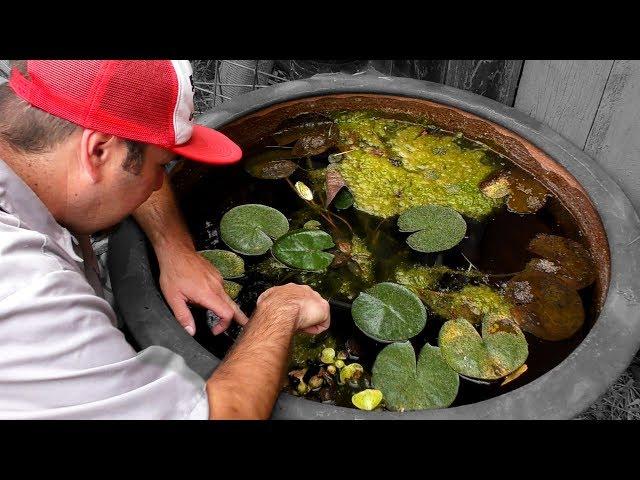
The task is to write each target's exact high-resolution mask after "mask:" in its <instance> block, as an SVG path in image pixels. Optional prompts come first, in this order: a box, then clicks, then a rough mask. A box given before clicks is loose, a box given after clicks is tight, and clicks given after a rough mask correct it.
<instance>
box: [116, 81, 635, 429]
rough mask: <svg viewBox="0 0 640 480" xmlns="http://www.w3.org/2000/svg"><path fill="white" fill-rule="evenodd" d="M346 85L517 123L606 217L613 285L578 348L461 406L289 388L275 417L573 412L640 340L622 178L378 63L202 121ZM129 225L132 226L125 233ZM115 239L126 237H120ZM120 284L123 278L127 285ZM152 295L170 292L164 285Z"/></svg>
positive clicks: (184, 339) (295, 84)
mask: <svg viewBox="0 0 640 480" xmlns="http://www.w3.org/2000/svg"><path fill="white" fill-rule="evenodd" d="M340 94H381V95H396V96H401V97H409V98H417V99H423V100H429V101H432V102H435V103H439V104H443V105H448V106H452V107H455V108H458V109H460V110H463V111H465V112H468V113H471V114H473V115H476V116H478V117H480V118H482V119H486V120H489V121H491V122H493V123H495V124H497V125H499V126H501V127H503V128H505V129H507V130H510V131H511V132H513V133H515V134H517V135H519V136H520V137H522V138H524V139H525V140H527V141H529V142H530V143H531V144H533V145H534V146H535V147H537V148H539V149H540V150H541V151H542V152H544V153H545V154H547V155H548V156H549V157H551V158H552V159H553V160H554V161H555V162H557V163H558V164H560V165H562V166H563V167H565V168H566V169H567V170H568V171H569V173H571V175H572V176H573V177H574V178H575V179H576V180H577V181H578V182H579V183H580V184H581V185H582V187H583V188H584V189H585V190H586V192H587V193H588V195H589V197H590V198H591V201H592V203H593V205H594V207H595V209H596V211H597V213H598V214H599V216H600V219H601V220H602V224H603V226H604V229H605V231H606V234H607V239H608V243H609V247H610V248H609V250H610V257H611V276H610V282H609V287H608V291H607V295H606V299H605V302H604V304H603V306H602V309H601V311H600V314H599V315H598V318H597V320H596V321H595V323H594V325H593V327H592V328H591V330H590V331H589V333H588V334H587V336H586V337H585V338H584V340H583V341H582V342H581V343H580V344H579V345H578V346H577V347H576V348H575V350H573V352H571V353H570V354H569V355H568V356H567V357H566V358H565V359H564V360H563V361H562V362H561V363H559V364H558V365H556V366H555V367H554V368H553V369H551V370H549V371H548V372H546V373H545V374H544V375H542V376H540V377H539V378H537V379H536V380H533V381H532V382H530V383H527V384H525V385H523V386H521V387H519V388H517V389H515V390H512V391H510V392H508V393H504V394H502V395H499V396H496V397H493V398H491V399H488V400H484V401H481V402H477V403H473V404H467V405H462V406H458V407H452V408H446V409H438V410H419V411H410V412H402V413H399V412H386V411H385V412H364V411H359V410H356V409H351V408H346V407H338V406H334V405H327V404H322V403H318V402H313V401H310V400H306V399H304V398H300V397H295V396H293V395H290V394H286V393H283V394H281V395H280V396H279V398H278V401H277V403H276V406H275V407H274V410H273V415H272V418H289V419H309V418H316V419H368V420H374V419H406V420H408V419H469V418H475V419H568V418H572V417H574V416H575V415H577V414H579V413H580V412H582V411H583V410H584V409H586V408H587V407H588V406H589V405H590V404H591V403H592V402H593V401H595V400H596V399H597V398H598V397H599V396H600V395H602V394H603V393H604V392H605V391H606V389H607V388H608V387H609V386H610V385H611V384H612V383H613V382H614V381H615V380H616V379H617V378H618V377H619V375H620V374H621V373H622V372H623V371H624V370H625V368H626V367H627V366H628V364H629V363H630V361H631V359H632V358H633V356H634V355H635V353H636V351H637V350H638V348H640V279H635V278H634V273H635V272H636V271H640V250H639V249H638V247H640V242H635V240H637V239H638V238H640V220H639V219H638V215H637V214H636V212H635V210H634V208H633V207H632V205H631V202H630V201H629V199H628V198H627V197H626V195H625V194H624V193H623V192H622V190H621V189H620V187H619V186H618V185H617V184H616V183H615V182H614V181H613V180H612V179H611V178H610V177H609V176H608V174H606V173H605V171H604V170H603V169H602V167H600V166H599V165H598V164H597V163H596V162H595V161H594V160H593V159H592V158H590V157H589V156H588V155H587V154H586V153H584V152H583V151H581V150H579V149H578V148H577V147H576V146H574V145H573V144H571V143H570V142H568V141H567V140H565V139H564V138H563V137H561V136H560V135H559V134H557V133H556V132H554V131H553V130H551V129H550V128H549V127H547V126H546V125H544V124H542V123H541V122H539V121H537V120H535V119H533V118H531V117H529V116H528V115H526V114H524V113H522V112H520V111H518V110H516V109H514V108H512V107H508V106H506V105H503V104H501V103H499V102H496V101H494V100H491V99H488V98H485V97H482V96H480V95H476V94H473V93H470V92H466V91H462V90H458V89H456V88H453V87H449V86H446V85H442V84H437V83H432V82H427V81H421V80H414V79H407V78H396V77H388V76H382V75H377V72H375V71H374V72H368V73H366V74H362V75H359V74H356V75H346V74H320V75H316V76H314V77H312V78H309V79H303V80H296V81H292V82H286V83H282V84H278V85H275V86H273V87H268V88H264V89H262V90H256V91H253V92H250V93H247V94H244V95H241V96H238V97H235V98H233V99H231V100H228V101H226V102H225V103H223V104H221V105H220V106H219V107H217V108H216V109H215V110H214V111H211V112H208V113H206V114H204V115H202V116H200V117H199V118H198V123H201V124H204V125H206V126H208V127H211V128H216V129H220V128H222V127H223V126H225V125H227V124H230V123H232V122H234V121H235V120H237V119H239V118H242V117H244V116H247V115H249V114H251V113H255V112H257V111H260V110H264V109H265V108H267V107H270V106H272V105H275V104H279V103H284V102H289V101H293V100H298V99H302V98H306V97H317V96H324V95H340ZM132 228H133V229H135V230H137V235H139V236H140V237H141V238H142V239H144V237H143V236H142V233H141V232H140V230H139V229H138V228H137V227H135V226H133V225H129V226H127V227H125V228H124V229H122V228H121V229H120V230H119V231H118V232H117V233H116V234H115V235H114V237H118V236H121V237H127V236H128V237H129V238H128V239H125V238H123V239H122V240H123V241H124V240H126V241H127V243H130V241H131V230H132ZM125 231H126V232H128V233H126V234H125V233H124V232H125ZM121 232H122V233H121ZM116 242H118V243H123V242H120V240H119V239H118V240H116ZM136 243H138V242H136ZM140 243H142V242H140ZM112 244H114V242H113V241H111V242H110V254H109V263H110V265H109V268H110V270H111V264H112V257H113V255H112V254H111V250H112V248H111V247H112ZM116 247H117V246H116ZM143 248H144V246H143ZM118 249H122V248H121V247H120V248H114V249H113V250H114V255H116V256H117V255H118V252H117V250H118ZM138 253H139V252H138ZM120 255H122V253H121V254H120ZM144 255H146V253H145V254H144ZM126 256H128V255H126ZM138 262H142V259H140V258H139V259H137V262H136V263H138ZM147 263H148V262H147ZM116 270H121V269H118V268H116ZM125 271H126V270H125ZM113 278H114V277H113V276H112V283H113V287H114V293H115V294H116V298H117V297H118V290H119V289H118V288H117V286H116V283H117V281H116V282H114V281H113ZM153 288H154V289H155V286H153ZM121 290H125V288H124V287H121ZM154 296H158V297H160V299H162V297H161V296H160V293H159V292H158V291H157V289H156V291H155V295H154ZM156 302H157V299H156ZM118 304H119V306H121V305H120V304H121V302H119V301H118ZM155 307H157V305H154V308H153V309H151V311H153V312H154V318H155V320H154V323H157V322H158V316H160V317H161V319H160V321H162V322H163V326H164V327H166V328H169V329H172V325H169V323H168V322H172V323H173V325H174V326H178V327H179V325H178V323H177V322H176V321H175V319H174V318H173V315H172V314H171V312H170V311H169V309H168V308H167V306H166V304H164V301H162V308H163V309H164V311H160V312H159V311H157V309H156V308H155ZM121 309H122V308H121ZM122 310H124V309H122ZM123 313H124V312H123ZM165 317H166V318H165ZM166 328H165V330H166ZM173 334H174V335H175V337H174V338H169V337H167V336H166V332H165V335H164V336H163V337H162V338H156V339H154V341H153V343H155V344H158V343H160V344H165V345H166V346H168V347H169V348H171V349H172V350H174V351H177V352H178V353H181V354H183V355H184V356H185V360H186V361H187V363H188V364H189V365H190V366H192V368H194V370H196V371H198V373H200V374H201V375H202V376H208V374H209V373H210V372H211V371H212V370H213V369H214V368H215V367H216V366H217V364H218V363H219V360H218V359H217V358H216V357H214V356H213V355H212V354H211V353H209V352H208V351H207V350H205V349H204V348H203V347H201V346H200V344H199V343H198V342H197V341H196V340H195V339H193V338H192V337H190V336H188V335H187V334H186V333H185V332H184V331H179V330H178V329H176V330H175V331H174V332H173ZM134 336H136V335H135V332H134ZM136 339H138V337H137V336H136ZM163 342H164V343H163ZM148 344H151V343H148ZM143 346H146V345H144V344H143ZM194 352H195V353H194ZM194 362H195V363H194ZM199 362H206V363H199ZM196 363H198V365H196ZM205 365H206V366H205Z"/></svg>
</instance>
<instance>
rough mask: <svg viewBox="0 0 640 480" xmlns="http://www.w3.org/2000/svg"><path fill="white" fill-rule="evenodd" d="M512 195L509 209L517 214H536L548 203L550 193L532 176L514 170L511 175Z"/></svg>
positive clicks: (508, 205)
mask: <svg viewBox="0 0 640 480" xmlns="http://www.w3.org/2000/svg"><path fill="white" fill-rule="evenodd" d="M509 181H510V186H511V193H510V194H509V200H507V208H508V209H509V210H510V211H512V212H515V213H534V212H537V211H538V210H540V209H541V208H542V207H544V205H545V203H547V196H548V195H549V191H548V190H547V189H546V188H544V187H543V186H542V184H541V183H540V182H538V181H537V180H535V179H534V178H533V177H532V176H530V175H528V174H526V173H525V172H522V171H520V170H516V169H512V170H511V171H510V175H509Z"/></svg>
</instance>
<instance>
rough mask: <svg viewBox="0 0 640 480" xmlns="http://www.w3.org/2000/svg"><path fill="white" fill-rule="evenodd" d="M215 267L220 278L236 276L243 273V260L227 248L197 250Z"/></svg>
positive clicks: (240, 275)
mask: <svg viewBox="0 0 640 480" xmlns="http://www.w3.org/2000/svg"><path fill="white" fill-rule="evenodd" d="M198 253H199V254H200V255H202V256H203V257H204V258H205V259H206V260H208V261H209V262H211V264H212V265H213V266H214V267H216V269H217V270H218V272H220V275H222V278H238V277H242V276H243V275H244V260H242V258H241V257H240V256H238V255H237V254H235V253H233V252H229V251H228V250H201V251H199V252H198Z"/></svg>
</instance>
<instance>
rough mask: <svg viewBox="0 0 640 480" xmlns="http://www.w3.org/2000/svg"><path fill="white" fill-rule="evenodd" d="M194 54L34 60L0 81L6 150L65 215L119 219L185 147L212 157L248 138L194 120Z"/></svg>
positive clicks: (220, 159)
mask: <svg viewBox="0 0 640 480" xmlns="http://www.w3.org/2000/svg"><path fill="white" fill-rule="evenodd" d="M192 88H193V87H192V83H191V67H190V65H189V62H187V61H29V62H18V63H17V64H16V65H14V69H13V70H12V75H11V78H10V81H9V83H7V84H3V85H0V146H2V147H3V156H4V157H11V158H3V160H5V161H7V162H8V163H10V165H11V166H12V167H13V168H14V170H16V171H17V172H18V173H19V174H20V175H21V176H22V177H23V178H25V177H26V178H27V179H28V180H29V181H28V183H29V184H30V185H31V186H32V188H34V186H35V188H34V190H35V191H36V193H37V194H38V195H39V196H40V197H41V199H43V201H44V202H45V204H46V205H47V207H48V208H49V209H50V210H51V211H52V213H53V214H54V216H55V217H56V219H57V220H58V221H59V222H60V223H62V224H64V225H65V226H68V227H69V228H71V229H73V230H74V231H76V232H79V233H89V232H93V231H96V230H100V229H103V228H106V227H108V226H111V225H113V224H115V223H117V222H118V221H120V220H121V219H122V218H124V217H125V216H127V215H128V214H130V213H131V212H132V211H133V210H135V209H136V208H137V207H138V206H139V205H140V204H141V203H143V202H144V201H145V200H146V199H147V198H148V197H149V196H150V195H151V193H152V192H153V191H154V190H156V189H158V188H160V186H161V185H162V181H163V178H164V168H163V166H164V165H165V164H166V163H168V162H169V161H170V160H171V159H172V158H173V157H175V155H177V154H180V155H182V156H184V157H187V158H191V159H195V160H198V161H202V162H205V163H211V164H224V163H232V162H235V161H237V160H239V158H240V156H241V151H240V148H239V147H238V146H237V145H235V144H234V143H233V142H231V140H229V139H228V138H226V137H225V136H224V135H222V134H220V133H219V132H216V131H214V130H211V129H207V128H204V127H200V126H197V125H193V123H192V118H193V90H192Z"/></svg>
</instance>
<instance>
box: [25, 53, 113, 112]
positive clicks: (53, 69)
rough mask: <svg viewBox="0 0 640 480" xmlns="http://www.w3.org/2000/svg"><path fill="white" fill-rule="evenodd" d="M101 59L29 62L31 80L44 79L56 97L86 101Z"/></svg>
mask: <svg viewBox="0 0 640 480" xmlns="http://www.w3.org/2000/svg"><path fill="white" fill-rule="evenodd" d="M101 64H102V61H101V60H75V61H66V60H50V61H46V62H43V61H37V62H29V67H28V71H29V75H30V76H31V78H32V80H38V79H41V78H42V79H44V81H45V82H46V84H47V86H48V88H49V89H50V90H51V91H52V92H53V93H54V94H56V96H58V97H62V98H66V99H71V100H76V101H78V102H82V103H84V102H86V99H87V97H88V96H89V91H90V90H91V85H92V84H93V81H94V80H95V78H96V76H97V74H98V70H99V69H100V65H101Z"/></svg>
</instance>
